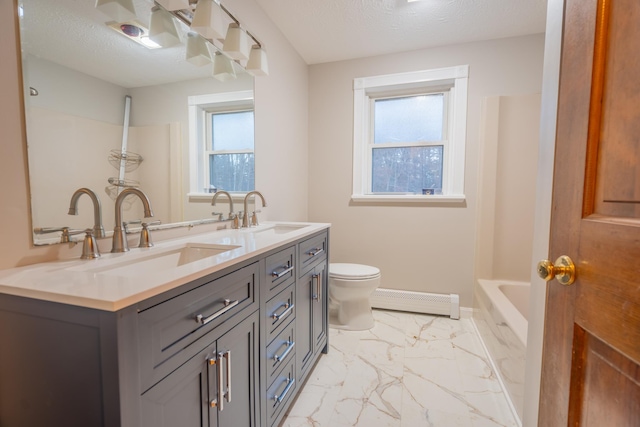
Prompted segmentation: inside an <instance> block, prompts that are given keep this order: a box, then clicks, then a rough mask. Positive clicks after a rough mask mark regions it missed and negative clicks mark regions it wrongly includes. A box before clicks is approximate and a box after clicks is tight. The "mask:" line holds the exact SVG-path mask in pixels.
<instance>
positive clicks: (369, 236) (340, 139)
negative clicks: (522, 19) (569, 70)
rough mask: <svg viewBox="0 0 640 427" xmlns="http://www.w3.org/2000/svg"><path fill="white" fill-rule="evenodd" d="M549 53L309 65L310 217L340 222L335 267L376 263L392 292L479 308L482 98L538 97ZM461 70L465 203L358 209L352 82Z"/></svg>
mask: <svg viewBox="0 0 640 427" xmlns="http://www.w3.org/2000/svg"><path fill="white" fill-rule="evenodd" d="M543 45H544V36H543V35H534V36H526V37H517V38H509V39H501V40H494V41H486V42H476V43H469V44H464V45H456V46H445V47H441V48H434V49H426V50H420V51H414V52H407V53H401V54H394V55H385V56H380V57H373V58H364V59H357V60H351V61H342V62H337V63H328V64H319V65H313V66H311V67H310V74H309V79H310V82H309V88H310V90H309V94H310V102H309V117H310V122H309V159H310V160H309V196H310V198H309V219H310V220H311V221H323V222H331V223H332V224H333V227H332V237H331V261H333V262H356V263H365V264H371V265H375V266H377V267H379V268H380V269H381V271H382V275H383V279H382V286H383V287H385V288H392V289H406V290H413V291H424V292H437V293H457V294H460V298H461V305H463V306H467V307H470V306H471V305H472V289H473V282H474V271H473V270H474V251H475V235H476V213H477V202H478V200H477V186H478V182H477V181H478V162H479V160H478V156H479V147H478V144H479V135H480V123H481V110H482V109H481V105H482V99H483V98H485V97H487V96H494V95H519V94H530V93H536V92H539V91H540V89H541V85H542V56H543ZM464 64H468V65H469V66H470V69H469V97H468V109H467V111H468V121H467V147H466V167H465V193H466V196H467V199H466V203H465V204H464V205H462V206H443V205H439V206H436V205H432V206H398V205H395V206H394V205H379V206H375V205H373V206H372V205H368V206H367V205H353V204H352V203H351V202H350V195H351V171H352V133H353V91H352V82H353V79H354V78H356V77H367V76H374V75H381V74H390V73H398V72H406V71H415V70H421V69H431V68H441V67H450V66H456V65H464Z"/></svg>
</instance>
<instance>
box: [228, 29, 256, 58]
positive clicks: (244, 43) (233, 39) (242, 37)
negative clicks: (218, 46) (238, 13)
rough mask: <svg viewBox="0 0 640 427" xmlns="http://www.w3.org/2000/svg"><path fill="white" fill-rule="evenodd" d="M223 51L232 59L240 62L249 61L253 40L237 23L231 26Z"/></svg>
mask: <svg viewBox="0 0 640 427" xmlns="http://www.w3.org/2000/svg"><path fill="white" fill-rule="evenodd" d="M222 51H223V52H224V53H225V54H226V55H227V56H229V58H231V59H235V60H239V61H240V60H245V59H249V53H250V52H251V39H250V38H249V35H248V34H247V32H246V31H245V30H243V29H242V28H240V26H239V25H238V24H236V23H235V22H233V23H231V24H229V28H228V29H227V35H226V37H225V39H224V44H223V45H222Z"/></svg>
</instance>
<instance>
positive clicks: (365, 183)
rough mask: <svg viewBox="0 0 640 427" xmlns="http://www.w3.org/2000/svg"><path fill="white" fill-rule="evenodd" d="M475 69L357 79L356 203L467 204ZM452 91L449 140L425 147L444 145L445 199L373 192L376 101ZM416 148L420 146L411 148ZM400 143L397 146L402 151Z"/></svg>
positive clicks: (447, 122) (448, 105)
mask: <svg viewBox="0 0 640 427" xmlns="http://www.w3.org/2000/svg"><path fill="white" fill-rule="evenodd" d="M468 75H469V66H468V65H462V66H457V67H449V68H440V69H433V70H424V71H414V72H408V73H399V74H389V75H382V76H373V77H364V78H356V79H354V80H353V96H354V98H353V104H354V127H353V193H352V195H351V200H352V201H353V202H380V203H395V202H402V203H405V202H419V203H426V202H428V203H439V202H446V203H451V202H454V203H462V202H464V201H465V194H464V165H465V145H466V121H467V92H468ZM443 91H444V92H446V93H448V95H447V96H446V101H445V108H446V111H447V114H446V115H445V116H446V119H445V120H444V122H445V123H444V125H443V140H441V141H437V142H431V141H430V142H428V143H424V144H422V143H420V144H419V146H426V145H443V143H444V147H443V171H442V195H422V194H387V193H385V194H380V193H372V192H371V188H372V187H371V180H372V175H371V173H372V167H373V166H372V155H373V149H374V147H376V146H377V148H382V146H381V145H380V144H375V143H374V142H373V108H374V107H373V104H374V102H375V100H376V99H383V98H389V97H391V98H397V97H402V96H411V95H418V94H429V93H441V92H443ZM406 145H407V146H412V145H415V144H406ZM402 146H403V145H401V144H399V145H396V147H398V148H400V147H402Z"/></svg>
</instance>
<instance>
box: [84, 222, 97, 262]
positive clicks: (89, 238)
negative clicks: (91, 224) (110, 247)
mask: <svg viewBox="0 0 640 427" xmlns="http://www.w3.org/2000/svg"><path fill="white" fill-rule="evenodd" d="M84 233H86V234H85V236H84V242H83V244H82V255H81V256H80V259H96V258H100V249H98V243H97V242H96V237H95V236H94V235H93V229H92V228H87V229H86V230H84Z"/></svg>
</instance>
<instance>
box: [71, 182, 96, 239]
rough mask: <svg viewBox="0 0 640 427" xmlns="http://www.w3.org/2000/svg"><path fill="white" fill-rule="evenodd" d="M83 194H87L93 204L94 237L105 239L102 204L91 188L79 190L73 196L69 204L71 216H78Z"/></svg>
mask: <svg viewBox="0 0 640 427" xmlns="http://www.w3.org/2000/svg"><path fill="white" fill-rule="evenodd" d="M83 194H86V195H87V196H89V197H90V198H91V201H92V202H93V235H94V236H95V237H96V238H98V239H99V238H102V237H104V227H103V226H102V204H101V203H100V199H99V198H98V195H97V194H96V193H95V192H94V191H93V190H90V189H89V188H79V189H78V190H76V192H75V193H73V196H71V202H70V203H69V215H78V199H79V198H80V196H82V195H83Z"/></svg>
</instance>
